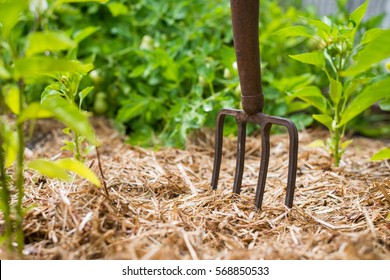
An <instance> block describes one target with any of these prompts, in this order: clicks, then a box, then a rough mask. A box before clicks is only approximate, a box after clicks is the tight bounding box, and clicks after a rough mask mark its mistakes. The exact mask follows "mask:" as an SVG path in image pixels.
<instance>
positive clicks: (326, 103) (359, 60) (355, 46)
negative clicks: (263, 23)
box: [277, 1, 390, 166]
mask: <svg viewBox="0 0 390 280" xmlns="http://www.w3.org/2000/svg"><path fill="white" fill-rule="evenodd" d="M367 5H368V1H366V2H364V3H363V4H362V5H361V6H360V7H358V8H357V9H356V10H355V11H353V12H352V13H351V15H350V16H349V22H348V23H347V24H336V23H334V22H333V23H332V22H323V21H320V20H317V19H306V22H307V24H308V25H306V26H303V25H296V26H292V27H288V28H285V29H281V30H279V31H278V32H277V34H278V35H279V36H282V37H289V36H294V37H295V36H299V37H310V38H311V37H314V38H315V40H316V41H317V50H316V51H314V52H310V53H302V54H297V55H290V57H291V58H293V59H295V60H298V61H300V62H302V63H305V64H309V65H314V66H315V67H317V68H320V69H321V70H322V71H323V72H324V73H325V74H326V76H327V78H328V80H329V87H328V90H327V92H326V93H324V92H322V90H321V89H320V88H318V87H316V86H308V87H303V88H301V89H299V90H296V91H294V92H291V93H290V97H289V98H290V99H291V100H294V99H296V98H298V99H301V100H303V101H304V102H306V103H307V104H310V105H311V106H313V107H315V108H316V109H317V110H318V111H319V112H320V114H315V115H313V118H314V119H315V120H317V121H318V122H320V123H321V124H323V125H325V126H326V127H327V128H328V129H329V131H330V137H329V139H328V141H327V143H326V147H327V148H328V149H329V151H330V153H331V155H332V157H333V158H334V164H335V166H339V163H340V160H341V157H342V154H343V153H344V151H345V148H346V146H347V145H348V144H350V143H351V140H347V141H344V140H343V138H344V135H345V131H346V128H347V126H348V124H349V123H350V122H351V120H352V119H353V118H355V117H356V116H358V115H359V114H360V113H362V112H363V111H365V110H366V109H368V108H370V107H371V106H372V105H373V104H375V103H376V102H378V101H380V100H382V99H384V98H386V97H388V96H389V94H390V77H389V75H388V74H386V73H380V72H378V71H377V67H376V68H373V66H374V65H376V64H377V63H379V62H381V61H383V60H384V59H386V58H388V57H390V49H389V48H388V45H389V44H390V30H382V29H379V28H373V29H369V30H367V31H366V32H365V33H364V34H363V35H362V36H361V37H360V39H359V38H358V36H357V32H358V30H359V29H358V28H359V25H360V23H361V21H362V19H363V17H364V15H365V12H366V9H367ZM323 145H324V146H325V144H323Z"/></svg>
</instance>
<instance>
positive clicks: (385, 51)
mask: <svg viewBox="0 0 390 280" xmlns="http://www.w3.org/2000/svg"><path fill="white" fill-rule="evenodd" d="M389 46H390V29H387V30H385V31H384V32H383V33H382V34H381V35H380V36H377V37H375V38H373V39H372V40H371V42H370V43H369V44H366V45H364V46H363V48H362V49H361V50H360V51H359V52H358V53H357V54H356V55H355V57H354V58H353V59H354V63H353V64H352V65H351V67H350V68H348V69H347V70H346V71H345V72H343V73H342V74H343V75H344V76H356V75H357V74H359V73H361V72H363V71H365V70H368V69H369V68H370V67H371V66H373V65H374V64H376V63H379V62H381V61H382V60H384V59H387V58H389V57H390V47H389Z"/></svg>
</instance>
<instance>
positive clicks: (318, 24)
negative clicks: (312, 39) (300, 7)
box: [303, 17, 332, 34]
mask: <svg viewBox="0 0 390 280" xmlns="http://www.w3.org/2000/svg"><path fill="white" fill-rule="evenodd" d="M303 19H304V20H305V21H307V23H309V24H310V25H312V26H315V27H317V28H318V29H319V30H321V31H324V32H325V33H327V34H330V32H331V30H332V28H331V27H330V26H329V25H327V24H326V23H325V22H323V21H321V20H318V19H312V18H305V17H303Z"/></svg>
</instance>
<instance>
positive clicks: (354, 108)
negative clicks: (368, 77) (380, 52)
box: [339, 77, 390, 126]
mask: <svg viewBox="0 0 390 280" xmlns="http://www.w3.org/2000/svg"><path fill="white" fill-rule="evenodd" d="M388 96H390V77H389V78H387V79H384V80H381V81H379V82H376V83H374V84H371V85H369V86H367V87H366V88H365V89H364V90H363V91H362V92H361V93H360V94H359V95H358V96H357V97H356V98H355V99H354V100H352V102H351V103H350V104H348V107H347V109H346V110H345V111H344V112H342V116H341V120H340V123H339V126H343V125H345V124H346V123H348V122H349V121H350V120H351V119H353V118H354V117H356V116H357V115H359V114H360V113H362V112H363V111H364V110H366V109H367V108H369V107H371V106H372V105H373V104H375V103H376V102H378V101H380V100H381V99H383V98H385V97H388Z"/></svg>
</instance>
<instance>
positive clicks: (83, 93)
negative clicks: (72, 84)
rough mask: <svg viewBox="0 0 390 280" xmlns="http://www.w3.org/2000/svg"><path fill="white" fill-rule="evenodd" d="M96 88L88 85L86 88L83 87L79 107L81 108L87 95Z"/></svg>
mask: <svg viewBox="0 0 390 280" xmlns="http://www.w3.org/2000/svg"><path fill="white" fill-rule="evenodd" d="M93 89H94V87H93V86H92V87H86V88H85V89H83V90H82V91H80V92H79V94H78V95H79V99H80V101H79V108H81V104H82V103H83V100H84V98H85V97H87V95H88V94H89V93H90V92H91V91H92V90H93Z"/></svg>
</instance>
